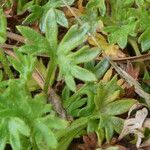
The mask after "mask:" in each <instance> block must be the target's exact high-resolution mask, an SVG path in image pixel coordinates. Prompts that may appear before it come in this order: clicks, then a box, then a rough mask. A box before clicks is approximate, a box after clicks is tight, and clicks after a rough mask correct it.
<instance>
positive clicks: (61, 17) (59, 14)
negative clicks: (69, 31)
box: [55, 9, 69, 28]
mask: <svg viewBox="0 0 150 150" xmlns="http://www.w3.org/2000/svg"><path fill="white" fill-rule="evenodd" d="M55 14H56V21H57V23H58V24H59V25H61V26H63V27H65V28H68V25H69V24H68V20H67V18H66V16H65V14H64V12H63V11H60V10H58V9H55Z"/></svg>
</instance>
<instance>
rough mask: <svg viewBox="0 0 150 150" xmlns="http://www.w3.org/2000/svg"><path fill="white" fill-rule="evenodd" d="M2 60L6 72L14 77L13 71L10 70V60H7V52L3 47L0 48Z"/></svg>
mask: <svg viewBox="0 0 150 150" xmlns="http://www.w3.org/2000/svg"><path fill="white" fill-rule="evenodd" d="M0 61H1V62H2V65H3V67H4V71H5V72H6V74H7V75H8V77H9V78H10V79H13V78H14V76H13V73H12V72H11V70H10V67H9V63H8V60H7V58H6V56H5V54H4V52H3V50H2V49H0Z"/></svg>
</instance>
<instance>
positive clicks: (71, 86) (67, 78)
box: [65, 74, 76, 91]
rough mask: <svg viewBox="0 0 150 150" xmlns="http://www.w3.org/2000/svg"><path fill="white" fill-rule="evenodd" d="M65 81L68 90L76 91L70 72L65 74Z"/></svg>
mask: <svg viewBox="0 0 150 150" xmlns="http://www.w3.org/2000/svg"><path fill="white" fill-rule="evenodd" d="M65 83H66V85H67V86H68V87H69V89H70V90H72V91H76V84H75V81H74V78H73V77H72V75H70V74H66V75H65Z"/></svg>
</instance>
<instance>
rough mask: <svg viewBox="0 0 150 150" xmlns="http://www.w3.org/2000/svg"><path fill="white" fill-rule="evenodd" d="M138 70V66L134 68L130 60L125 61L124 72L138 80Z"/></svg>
mask: <svg viewBox="0 0 150 150" xmlns="http://www.w3.org/2000/svg"><path fill="white" fill-rule="evenodd" d="M139 71H140V69H139V68H138V67H137V68H134V67H133V65H132V63H131V62H130V61H128V62H127V67H126V72H127V73H128V74H129V75H130V76H132V77H133V78H134V79H135V80H138V76H139Z"/></svg>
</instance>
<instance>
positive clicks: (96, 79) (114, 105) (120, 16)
mask: <svg viewBox="0 0 150 150" xmlns="http://www.w3.org/2000/svg"><path fill="white" fill-rule="evenodd" d="M15 2H16V5H17V15H16V14H15V15H14V16H12V18H13V19H14V18H15V19H16V18H17V21H18V22H21V21H22V20H24V21H23V23H22V24H21V25H18V26H17V27H16V28H17V29H18V31H19V32H20V33H21V34H22V36H23V37H24V38H25V43H24V44H22V45H21V43H20V42H17V43H16V46H17V47H18V48H14V49H13V52H14V55H13V56H7V57H6V56H5V53H4V52H3V51H2V50H0V61H1V64H2V68H3V70H0V92H1V94H0V133H1V134H0V150H3V149H5V146H6V145H7V144H9V145H10V146H11V147H12V149H13V150H27V149H28V150H31V149H33V150H43V149H44V150H50V149H52V150H59V149H62V150H67V149H68V147H69V144H70V143H71V141H72V140H73V139H74V138H78V137H82V136H83V135H85V134H88V133H90V132H95V133H96V134H97V138H98V144H102V143H103V141H104V140H106V141H107V142H108V143H109V142H110V141H111V139H112V137H113V135H114V133H117V134H119V133H120V132H121V130H122V127H123V123H124V119H122V117H121V115H122V114H125V113H127V112H128V111H129V109H130V108H131V107H132V106H133V105H134V104H135V103H137V101H136V100H135V99H130V98H129V99H127V98H122V95H123V94H122V93H123V89H122V88H121V87H120V86H118V85H117V77H116V76H114V77H113V78H112V79H111V80H110V81H108V82H104V81H103V80H101V78H102V77H103V76H104V74H105V73H106V71H107V70H108V69H109V67H110V64H109V62H108V60H107V59H104V58H103V59H102V60H101V61H98V60H97V59H95V58H96V57H97V56H98V55H99V54H100V53H101V50H100V49H99V48H98V47H94V46H93V45H94V44H93V45H90V44H91V43H90V42H89V40H90V39H88V38H89V32H90V33H91V34H92V35H94V34H95V33H100V34H102V35H103V37H104V40H105V42H104V41H102V42H101V43H102V44H103V42H104V45H101V44H100V46H102V47H107V44H108V43H107V41H108V42H109V43H110V44H112V45H113V44H118V45H119V47H120V48H121V49H125V48H126V47H127V45H128V44H131V46H133V48H135V47H137V49H138V46H141V52H144V53H145V52H147V51H149V48H150V44H149V39H150V34H149V33H150V27H149V22H150V14H149V6H150V4H149V0H109V1H105V0H89V1H86V4H85V5H84V4H83V5H84V6H85V7H84V8H83V10H82V11H81V12H78V11H80V7H81V6H79V9H74V8H73V9H72V10H73V11H74V10H75V11H76V12H75V13H77V14H76V15H77V17H79V19H81V21H82V23H80V25H78V23H77V22H76V21H74V20H73V19H72V18H69V17H68V15H66V16H65V14H67V13H66V12H65V11H64V9H65V7H66V6H65V3H64V2H66V4H67V5H69V6H73V7H76V3H75V2H76V1H75V0H64V1H62V0H30V1H28V0H16V1H15ZM84 2H85V1H84ZM13 4H14V1H12V0H9V1H5V3H4V4H3V2H2V5H3V7H4V10H5V9H6V10H13V9H12V8H10V7H11V6H13ZM74 4H75V5H74ZM0 5H1V4H0ZM68 10H69V9H68ZM27 12H29V15H27V17H26V18H22V17H24V16H25V15H26V14H27ZM7 13H9V12H7V11H5V13H4V11H3V10H2V9H0V44H4V43H5V42H6V44H14V41H11V39H9V40H7V37H6V35H7V34H6V33H7V32H6V31H7V29H10V31H11V26H9V22H10V21H9V18H8V14H7ZM78 13H79V14H78ZM80 13H81V14H80ZM5 14H7V17H6V16H5ZM9 15H11V12H10V14H9ZM19 17H21V19H20V18H19ZM67 17H68V18H69V19H68V18H67ZM6 18H8V25H7V19H6ZM18 22H17V24H18ZM36 23H38V25H39V26H38V27H39V28H38V29H39V31H38V32H37V31H35V30H34V29H33V28H32V27H28V26H30V25H31V26H32V25H33V26H34V25H35V24H36ZM26 25H28V26H26ZM67 28H68V29H67ZM62 30H63V32H62ZM133 37H134V38H133ZM105 38H106V39H105ZM131 39H132V40H133V41H131ZM102 40H103V39H102ZM128 41H129V43H128ZM11 42H12V43H11ZM89 43H90V44H89ZM138 44H139V45H138ZM20 45H21V46H20ZM108 45H109V44H108ZM113 46H114V45H113ZM0 47H3V45H0ZM112 49H113V48H112ZM114 49H117V48H114ZM108 50H109V48H108ZM110 50H111V47H110ZM111 51H112V50H111ZM8 54H9V53H8ZM41 55H46V56H47V57H48V58H44V57H41ZM100 57H103V54H102V55H101V56H100ZM7 58H8V60H7ZM12 68H13V69H12ZM144 69H145V73H144V77H143V81H142V82H143V83H142V86H143V88H144V90H145V91H148V92H149V86H148V82H147V80H149V78H150V75H149V72H148V70H146V67H145V68H144ZM12 70H13V71H12ZM14 70H15V71H14ZM34 71H36V73H37V74H33V73H35V72H34ZM18 73H19V77H18ZM16 74H17V77H16ZM33 75H37V76H36V77H37V78H36V80H38V81H37V83H36V82H35V80H33ZM38 75H39V76H38ZM14 77H15V79H14ZM144 80H146V82H145V81H144ZM59 81H61V82H60V83H59ZM44 82H45V83H44ZM39 83H40V84H39ZM43 83H44V84H45V85H43ZM61 83H62V85H61ZM38 84H39V85H40V86H41V87H44V88H42V89H41V88H40V86H39V85H38ZM49 86H50V88H53V87H54V89H52V90H53V92H54V93H53V94H52V95H50V102H52V104H53V105H54V106H51V104H49V103H48V102H47V96H48V95H46V94H47V93H48V92H49V91H50V88H49ZM57 86H58V87H57ZM59 88H60V89H59ZM55 89H56V90H58V91H57V94H60V93H62V94H61V99H60V100H62V105H63V106H61V107H62V109H63V108H64V109H65V111H66V113H67V115H69V116H67V117H68V118H69V117H70V120H72V121H70V120H69V121H66V120H63V119H61V118H60V117H58V116H57V115H56V112H55V111H54V110H55V109H53V108H55V107H59V106H57V105H59V104H57V102H55V100H56V99H57V94H56V93H55ZM62 89H63V91H61V90H62ZM31 91H32V92H31ZM51 98H52V99H51ZM53 99H54V100H53ZM58 99H59V96H58ZM60 104H61V102H60ZM55 105H56V106H55ZM56 109H57V108H56ZM57 113H58V112H57ZM58 114H59V113H58ZM69 123H70V124H69Z"/></svg>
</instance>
